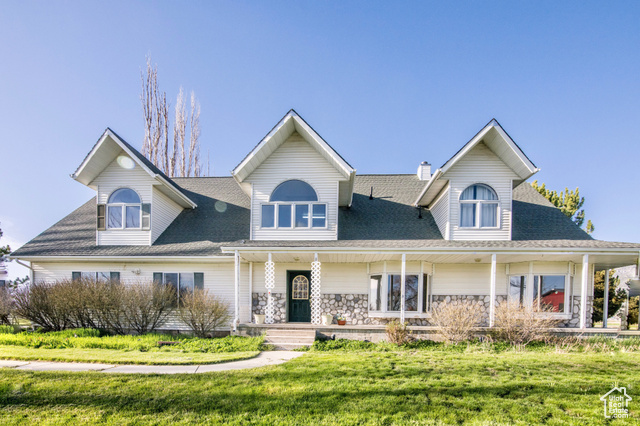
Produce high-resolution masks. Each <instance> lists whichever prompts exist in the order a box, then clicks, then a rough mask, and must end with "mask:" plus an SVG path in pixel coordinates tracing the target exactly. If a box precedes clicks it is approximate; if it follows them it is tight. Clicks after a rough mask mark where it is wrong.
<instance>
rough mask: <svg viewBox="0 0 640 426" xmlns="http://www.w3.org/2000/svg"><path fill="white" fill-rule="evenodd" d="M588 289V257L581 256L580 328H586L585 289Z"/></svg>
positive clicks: (586, 255)
mask: <svg viewBox="0 0 640 426" xmlns="http://www.w3.org/2000/svg"><path fill="white" fill-rule="evenodd" d="M588 288H589V255H588V254H585V255H583V256H582V286H581V288H580V328H586V327H587V289H588Z"/></svg>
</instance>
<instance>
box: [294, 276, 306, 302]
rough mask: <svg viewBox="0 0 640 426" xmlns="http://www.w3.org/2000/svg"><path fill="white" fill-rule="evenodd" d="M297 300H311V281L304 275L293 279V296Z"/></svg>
mask: <svg viewBox="0 0 640 426" xmlns="http://www.w3.org/2000/svg"><path fill="white" fill-rule="evenodd" d="M292 298H293V299H295V300H307V299H309V279H308V278H307V277H305V276H304V275H298V276H297V277H295V278H294V279H293V295H292Z"/></svg>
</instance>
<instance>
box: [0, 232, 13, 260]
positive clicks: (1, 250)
mask: <svg viewBox="0 0 640 426" xmlns="http://www.w3.org/2000/svg"><path fill="white" fill-rule="evenodd" d="M2 235H3V234H2V229H0V238H2ZM5 254H11V247H9V246H0V257H2V256H4V255H5Z"/></svg>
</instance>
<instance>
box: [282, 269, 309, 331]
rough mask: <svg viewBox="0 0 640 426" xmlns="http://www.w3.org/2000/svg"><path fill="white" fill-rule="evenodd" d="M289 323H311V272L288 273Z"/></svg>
mask: <svg viewBox="0 0 640 426" xmlns="http://www.w3.org/2000/svg"><path fill="white" fill-rule="evenodd" d="M287 294H288V299H289V300H288V301H289V322H311V304H310V303H309V297H310V296H311V271H287Z"/></svg>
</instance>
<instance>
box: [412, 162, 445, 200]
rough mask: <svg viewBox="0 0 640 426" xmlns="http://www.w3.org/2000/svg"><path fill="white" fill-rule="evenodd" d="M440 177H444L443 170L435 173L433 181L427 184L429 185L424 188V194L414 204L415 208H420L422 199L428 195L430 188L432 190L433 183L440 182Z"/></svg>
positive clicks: (432, 177)
mask: <svg viewBox="0 0 640 426" xmlns="http://www.w3.org/2000/svg"><path fill="white" fill-rule="evenodd" d="M440 176H442V169H438V170H436V171H435V173H434V174H433V175H432V176H431V179H429V182H427V185H426V186H425V187H424V189H423V190H422V192H421V193H420V195H419V196H418V199H417V200H416V202H415V203H414V204H413V205H414V207H419V206H420V200H422V197H424V196H425V194H426V193H427V191H428V190H429V188H431V186H432V185H433V182H435V181H436V180H438V178H440Z"/></svg>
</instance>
